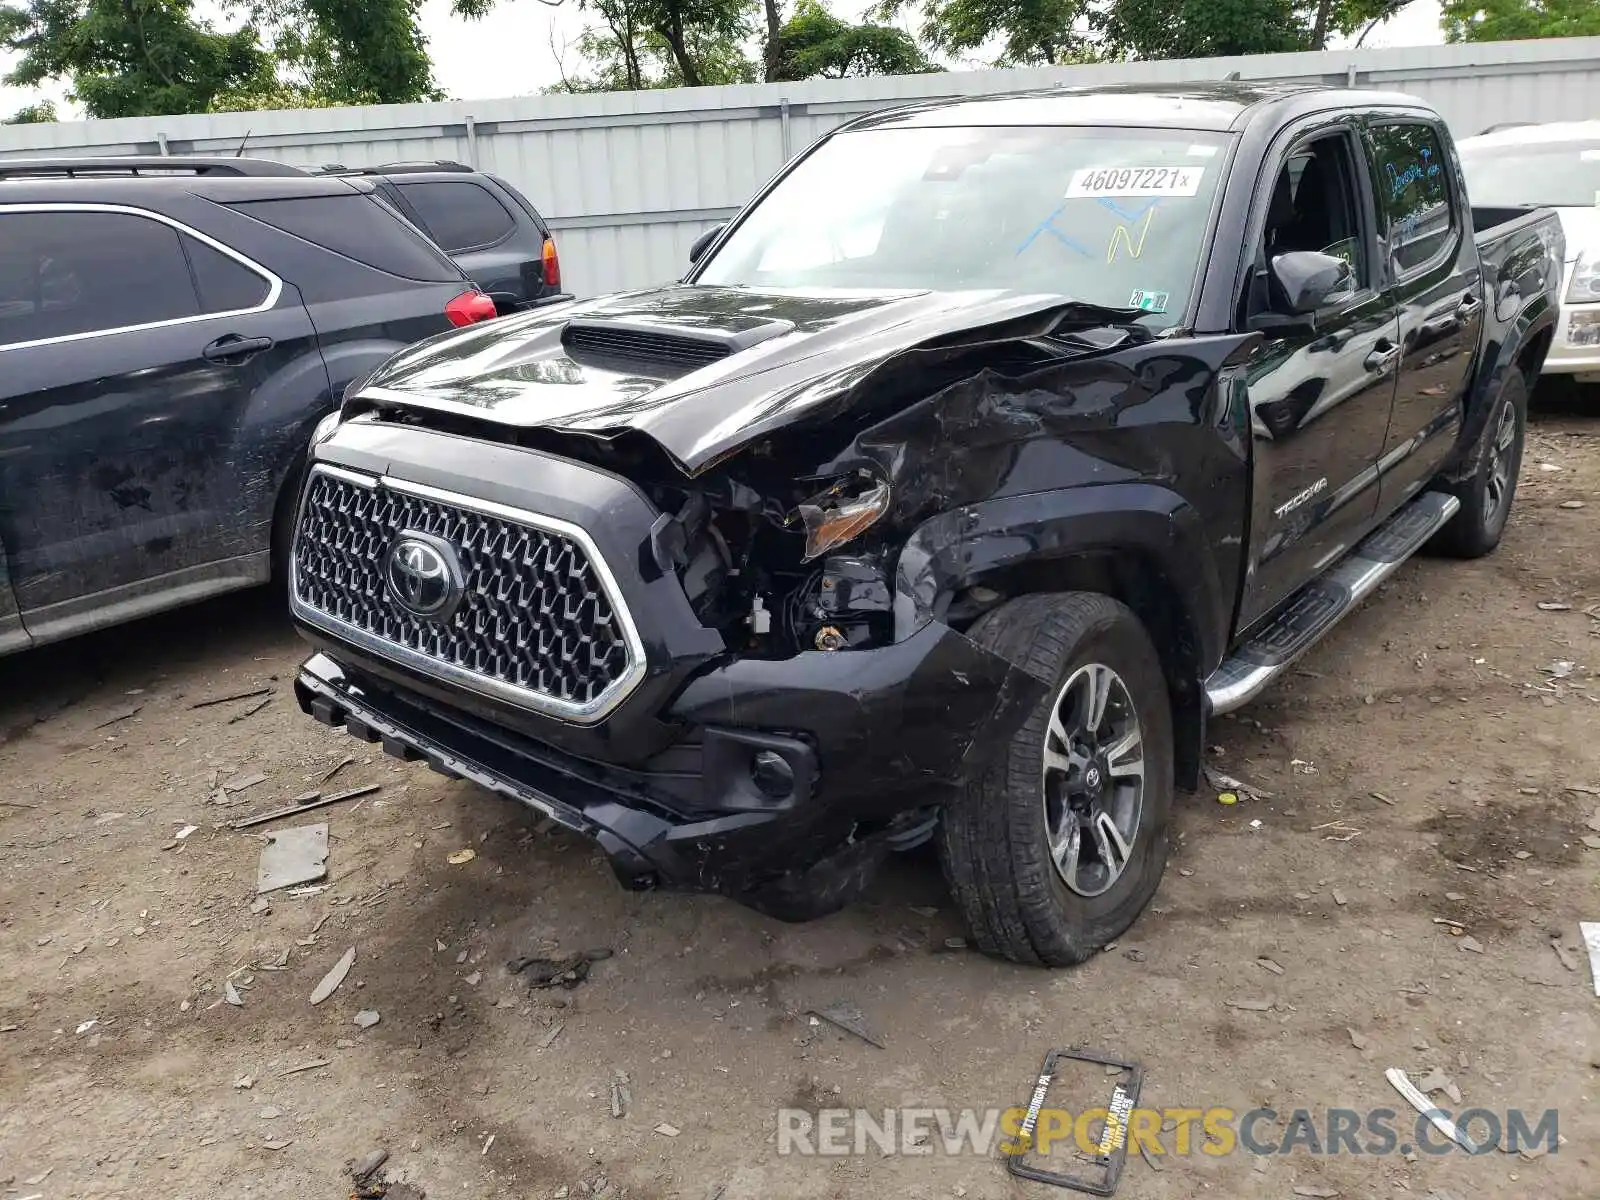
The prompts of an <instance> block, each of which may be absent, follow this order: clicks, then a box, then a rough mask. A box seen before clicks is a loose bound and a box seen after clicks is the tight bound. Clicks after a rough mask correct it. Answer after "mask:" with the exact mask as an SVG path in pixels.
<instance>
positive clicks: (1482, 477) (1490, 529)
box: [1432, 371, 1528, 558]
mask: <svg viewBox="0 0 1600 1200" xmlns="http://www.w3.org/2000/svg"><path fill="white" fill-rule="evenodd" d="M1527 427H1528V381H1527V380H1526V379H1525V378H1524V377H1523V375H1522V372H1521V371H1512V372H1511V373H1510V374H1508V375H1507V376H1506V378H1505V382H1503V383H1502V384H1501V385H1500V390H1499V391H1498V392H1497V393H1495V398H1494V405H1493V407H1492V408H1491V409H1490V410H1489V420H1488V421H1487V422H1486V423H1485V425H1484V427H1483V435H1482V436H1481V437H1480V438H1479V439H1478V444H1477V446H1475V447H1474V448H1473V461H1474V463H1475V464H1476V466H1475V469H1474V470H1473V472H1472V474H1471V476H1469V477H1468V478H1467V479H1466V480H1464V481H1463V482H1461V483H1459V484H1457V485H1455V486H1454V487H1452V488H1451V489H1450V491H1451V494H1452V495H1454V496H1455V497H1456V498H1457V499H1459V500H1460V501H1461V508H1460V509H1459V510H1458V511H1457V512H1456V515H1455V516H1453V517H1451V518H1450V523H1449V524H1448V525H1446V526H1445V527H1444V528H1443V529H1441V530H1440V531H1439V532H1438V534H1437V535H1436V536H1435V537H1434V539H1433V547H1432V548H1433V549H1434V550H1436V551H1438V552H1439V553H1443V554H1448V555H1450V556H1451V557H1453V558H1482V557H1483V556H1484V555H1485V554H1488V553H1489V552H1490V551H1492V550H1493V549H1494V548H1495V547H1496V546H1498V545H1499V544H1500V535H1501V534H1503V533H1504V532H1505V529H1506V520H1507V518H1509V517H1510V516H1511V502H1512V500H1513V498H1514V497H1515V496H1516V494H1517V475H1518V473H1519V472H1520V471H1521V470H1522V442H1523V438H1524V436H1525V435H1526V433H1527Z"/></svg>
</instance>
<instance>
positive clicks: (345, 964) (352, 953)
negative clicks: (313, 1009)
mask: <svg viewBox="0 0 1600 1200" xmlns="http://www.w3.org/2000/svg"><path fill="white" fill-rule="evenodd" d="M355 964H356V948H355V947H354V946H351V947H350V948H349V949H348V950H346V951H345V952H344V954H343V955H341V956H340V958H339V961H338V962H336V963H334V964H333V969H332V970H331V971H329V972H328V973H327V974H326V975H324V976H323V977H322V982H321V983H319V984H317V986H316V989H315V990H314V991H313V992H312V993H311V1003H313V1004H321V1003H322V1002H323V1001H324V1000H326V999H327V998H328V997H329V996H331V995H333V993H334V992H335V991H337V990H338V988H339V985H340V984H341V983H343V982H344V977H345V976H346V975H348V974H350V968H351V967H353V966H355Z"/></svg>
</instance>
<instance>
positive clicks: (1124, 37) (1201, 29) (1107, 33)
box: [1095, 0, 1408, 59]
mask: <svg viewBox="0 0 1600 1200" xmlns="http://www.w3.org/2000/svg"><path fill="white" fill-rule="evenodd" d="M1407 2H1408V0H1175V2H1173V3H1171V4H1168V5H1165V6H1163V7H1161V8H1160V9H1157V8H1155V7H1154V6H1152V5H1150V4H1148V3H1143V2H1141V0H1110V3H1109V5H1108V6H1107V7H1106V8H1105V9H1104V10H1102V11H1101V12H1099V13H1097V14H1096V18H1095V22H1096V25H1097V27H1098V28H1099V30H1100V32H1101V34H1102V35H1103V38H1104V47H1105V50H1106V52H1107V53H1108V54H1110V55H1113V56H1115V57H1118V58H1141V59H1155V58H1214V57H1218V56H1222V55H1234V54H1281V53H1288V52H1293V51H1297V50H1321V49H1324V48H1325V47H1326V46H1327V44H1328V38H1329V37H1330V36H1331V35H1332V34H1335V33H1341V34H1349V33H1354V32H1355V31H1356V30H1358V29H1362V28H1363V27H1370V26H1371V25H1373V24H1376V23H1377V21H1379V20H1382V19H1383V18H1385V17H1391V16H1393V15H1394V14H1395V13H1397V12H1399V11H1400V9H1402V8H1404V7H1405V5H1406V3H1407ZM1363 36H1365V34H1363Z"/></svg>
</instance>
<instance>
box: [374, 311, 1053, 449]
mask: <svg viewBox="0 0 1600 1200" xmlns="http://www.w3.org/2000/svg"><path fill="white" fill-rule="evenodd" d="M1065 304H1066V302H1064V301H1063V300H1062V298H1061V297H1060V296H1044V295H1028V294H1019V293H1015V292H1004V291H966V292H926V291H922V292H907V291H898V292H896V291H836V292H815V291H805V292H801V291H772V292H757V291H751V290H748V289H745V288H722V287H702V286H699V285H695V284H673V285H670V286H667V287H663V288H658V289H654V290H650V291H641V292H629V293H624V294H621V295H616V296H609V297H604V298H601V299H598V300H588V301H576V302H573V303H569V304H560V305H553V306H550V307H548V308H541V309H536V310H534V311H532V312H529V313H524V314H521V315H518V316H513V317H502V318H498V319H496V320H493V321H487V322H485V323H484V324H482V325H478V326H473V327H471V328H468V329H464V330H459V331H455V332H452V333H448V334H444V335H441V336H440V337H437V338H431V339H429V340H428V341H425V342H421V343H419V344H417V345H415V346H412V347H410V348H408V349H406V350H403V351H401V352H400V353H399V354H397V355H396V356H395V357H394V358H392V359H390V360H389V361H388V362H387V363H385V364H384V365H383V366H382V367H380V368H379V369H378V371H377V372H375V373H374V374H373V375H372V376H371V377H370V378H369V379H367V380H366V381H365V383H364V384H363V385H362V387H361V388H360V389H359V391H358V393H356V394H357V395H358V396H359V397H362V398H368V399H372V400H376V401H378V402H381V403H383V404H385V405H395V406H398V407H401V408H416V409H432V410H436V411H443V412H454V413H463V414H469V415H472V416H476V417H480V418H484V419H487V420H491V421H496V422H499V423H501V424H505V425H509V426H513V427H517V428H536V427H545V428H552V429H561V430H567V431H573V432H581V433H588V434H593V435H596V436H610V435H614V434H617V433H620V432H623V431H625V430H636V431H639V432H642V433H645V434H648V435H649V436H650V437H652V438H653V439H655V441H656V442H657V443H659V444H660V445H661V446H662V447H663V448H664V449H665V450H666V451H667V452H668V453H669V454H671V455H672V456H673V457H674V458H675V459H677V460H678V461H679V462H680V463H682V464H683V465H684V466H685V467H686V468H687V469H688V470H689V471H690V472H698V471H699V470H701V469H702V468H703V467H705V466H706V465H708V464H710V463H712V462H714V461H716V460H718V459H720V458H722V457H724V456H726V455H727V454H729V453H731V452H733V451H734V450H737V449H738V448H739V447H741V446H743V445H745V444H747V443H749V442H750V441H752V440H754V439H755V438H757V437H759V436H761V435H762V434H764V433H768V432H771V431H772V430H774V429H778V428H781V427H782V426H785V425H789V424H792V423H793V422H795V421H797V420H799V419H800V418H802V417H804V416H806V415H808V414H810V413H812V412H814V411H815V410H817V409H818V408H819V407H820V406H823V405H825V404H827V403H828V402H830V401H832V400H834V399H836V398H837V397H838V396H839V395H840V394H842V393H843V392H845V391H847V390H848V389H849V387H850V386H851V385H852V384H854V383H856V382H858V381H859V380H860V379H861V378H862V377H864V376H865V375H866V374H867V373H868V372H870V371H871V370H872V369H873V368H875V367H877V366H878V365H879V364H880V363H882V362H883V361H884V360H886V359H888V358H890V357H892V356H894V355H895V354H897V353H899V352H901V351H904V350H908V349H911V348H913V347H916V346H920V345H924V344H926V343H928V342H932V341H936V340H938V339H940V338H943V337H947V336H950V335H959V334H962V333H964V332H966V331H970V330H978V329H982V328H984V327H986V326H991V325H995V324H998V323H1001V322H1005V321H1008V320H1013V319H1016V318H1020V317H1026V316H1029V315H1032V314H1037V313H1042V312H1046V311H1048V310H1050V309H1053V308H1059V307H1063V306H1064V305H1065ZM569 322H574V323H575V324H574V329H575V330H576V329H577V328H578V327H579V326H586V327H587V328H589V329H595V328H600V327H602V326H609V327H612V328H615V329H619V330H623V331H625V333H626V334H628V335H629V336H632V335H641V336H642V337H643V338H644V339H645V340H646V341H647V342H648V341H649V340H650V339H651V338H652V337H656V336H657V335H667V336H668V337H670V336H671V335H674V334H676V335H687V336H690V337H696V336H698V337H701V338H709V339H713V340H715V341H717V342H720V343H721V344H722V345H723V346H731V347H732V350H731V352H730V353H728V354H727V355H726V357H723V358H720V359H718V360H716V361H712V362H709V363H704V364H703V365H701V364H692V365H689V366H687V367H686V366H685V365H684V363H683V362H681V361H680V362H678V363H677V364H676V365H674V364H673V363H671V362H667V361H664V360H663V359H661V358H656V359H654V360H652V358H651V356H650V355H649V354H642V355H641V354H637V353H628V354H625V355H622V356H618V355H614V354H609V353H602V352H599V351H596V350H595V348H594V345H593V344H590V345H588V346H584V345H582V344H580V343H579V342H577V341H574V342H573V343H572V344H571V345H570V346H569V345H567V344H564V342H563V337H562V335H563V330H564V329H566V327H567V325H568V323H569ZM635 340H638V338H637V337H635ZM599 341H600V344H602V345H604V344H605V339H604V338H601V339H599Z"/></svg>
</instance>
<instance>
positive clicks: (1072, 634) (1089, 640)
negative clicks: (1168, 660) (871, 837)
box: [939, 592, 1173, 967]
mask: <svg viewBox="0 0 1600 1200" xmlns="http://www.w3.org/2000/svg"><path fill="white" fill-rule="evenodd" d="M971 636H972V638H973V639H974V640H975V641H977V642H978V643H979V644H980V645H983V646H986V647H987V648H989V649H991V650H993V651H995V652H996V653H998V654H1000V655H1001V656H1002V657H1004V658H1006V659H1008V660H1010V661H1011V662H1014V663H1017V664H1018V665H1019V666H1022V667H1024V668H1025V669H1026V670H1028V671H1029V672H1030V673H1031V674H1033V675H1035V676H1036V677H1038V678H1041V679H1049V680H1050V681H1051V686H1050V688H1049V690H1048V691H1047V692H1046V694H1045V696H1044V698H1043V699H1042V700H1041V701H1040V703H1039V706H1038V707H1037V708H1036V709H1035V711H1034V712H1033V713H1032V715H1031V716H1030V717H1029V719H1028V721H1027V722H1026V723H1025V724H1024V725H1023V726H1022V728H1021V729H1020V730H1018V732H1017V733H1016V735H1015V736H1014V737H1013V738H1012V740H1011V742H1010V744H1009V745H1008V746H1006V747H1005V748H1004V749H1002V750H1001V751H999V752H998V753H997V754H996V756H995V758H994V760H993V761H992V762H991V764H990V766H989V768H988V769H987V770H986V771H985V772H984V774H983V775H981V776H979V777H978V778H975V779H973V780H970V781H969V782H968V783H967V784H966V786H965V787H964V789H963V791H962V794H961V795H960V796H959V797H958V798H957V799H956V800H955V801H954V802H953V803H952V804H950V806H949V807H948V808H947V809H946V811H945V814H944V819H943V821H942V822H941V825H940V839H939V841H940V857H941V859H942V861H943V864H944V870H945V877H946V879H947V880H948V881H949V884H950V889H951V891H952V893H954V896H955V899H956V903H957V904H958V905H959V906H960V908H961V909H962V911H963V913H964V914H965V916H966V919H967V924H968V926H969V927H970V929H971V930H972V935H973V939H974V940H975V941H976V942H977V944H978V946H979V948H980V949H982V950H984V951H985V952H986V953H989V954H993V955H997V956H999V957H1001V958H1007V959H1010V960H1011V961H1013V962H1018V963H1027V964H1034V965H1044V966H1050V967H1059V966H1070V965H1073V964H1076V963H1081V962H1083V961H1084V960H1085V959H1086V958H1088V957H1089V956H1090V955H1092V954H1093V953H1095V951H1097V950H1099V949H1100V948H1101V947H1103V946H1104V945H1105V944H1106V943H1107V942H1109V941H1111V939H1113V938H1115V937H1116V936H1117V935H1118V934H1120V933H1122V932H1123V931H1124V930H1125V929H1127V928H1128V926H1130V925H1132V924H1133V922H1134V920H1135V919H1136V918H1137V917H1138V915H1139V913H1140V911H1141V910H1142V909H1143V908H1144V906H1145V905H1146V904H1147V903H1149V901H1150V897H1151V896H1153V895H1154V894H1155V890H1156V887H1157V886H1158V885H1159V884H1160V882H1161V873H1162V871H1163V870H1164V869H1165V867H1166V861H1167V838H1168V824H1169V822H1170V819H1171V813H1172V793H1173V782H1172V759H1173V746H1172V710H1171V704H1170V701H1169V698H1168V695H1167V685H1166V677H1165V676H1164V674H1163V673H1162V669H1161V660H1160V658H1159V656H1158V655H1157V654H1156V650H1155V647H1154V645H1152V644H1151V641H1150V637H1149V635H1148V634H1147V633H1146V632H1145V630H1144V627H1143V626H1142V625H1141V624H1140V622H1139V619H1138V618H1137V617H1136V616H1134V614H1133V613H1132V612H1131V611H1130V610H1129V609H1128V608H1126V607H1125V606H1124V605H1122V604H1120V603H1119V602H1118V601H1116V600H1113V599H1112V598H1111V597H1109V596H1102V595H1098V594H1095V593H1089V592H1068V593H1062V594H1059V595H1040V596H1024V597H1021V598H1019V599H1017V600H1014V601H1012V602H1011V603H1009V604H1006V605H1004V606H1003V607H1001V608H999V609H996V610H995V611H994V612H992V613H990V614H988V615H987V616H986V617H984V618H983V619H982V620H981V621H979V622H978V624H977V625H975V626H974V627H973V629H972V630H971Z"/></svg>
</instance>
